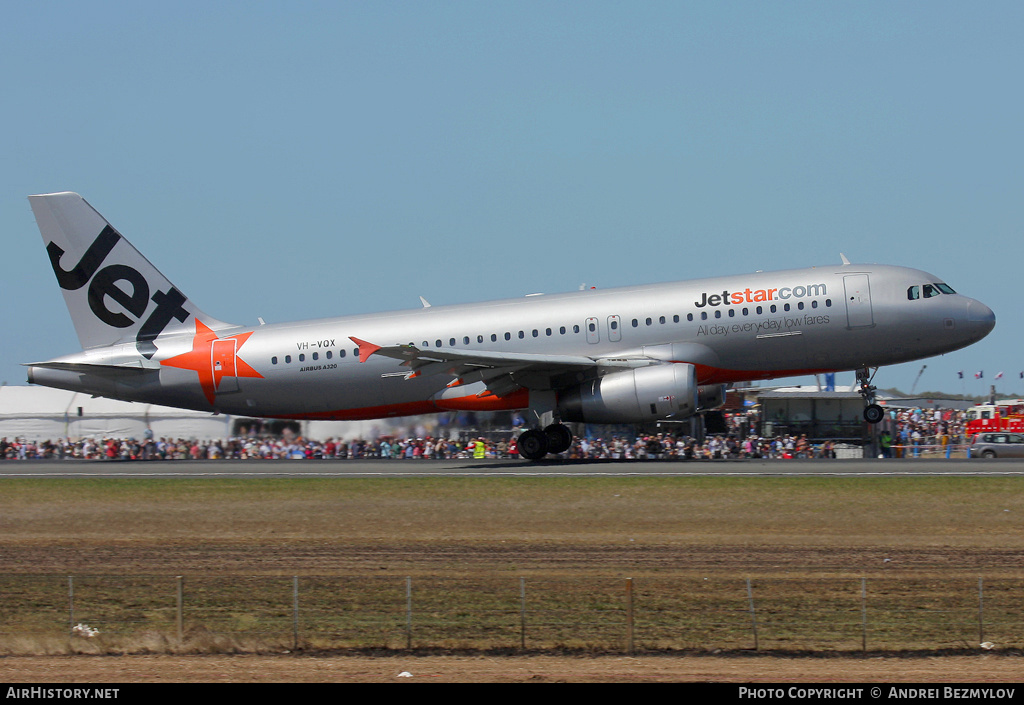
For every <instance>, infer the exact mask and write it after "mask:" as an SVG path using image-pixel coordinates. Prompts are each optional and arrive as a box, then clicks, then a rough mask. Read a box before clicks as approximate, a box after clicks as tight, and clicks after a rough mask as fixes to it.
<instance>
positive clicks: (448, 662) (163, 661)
mask: <svg viewBox="0 0 1024 705" xmlns="http://www.w3.org/2000/svg"><path fill="white" fill-rule="evenodd" d="M0 673H2V674H3V679H4V680H5V681H7V682H9V683H26V684H33V685H36V684H43V683H67V684H71V683H186V682H202V683H626V682H631V683H638V682H649V683H658V682H664V683H684V682H690V683H900V682H903V683H965V682H971V683H1016V682H1020V681H1021V680H1022V678H1024V657H1020V656H1006V655H1001V656H995V655H989V656H941V657H912V658H908V657H900V658H896V657H875V658H870V657H868V658H774V657H769V656H737V657H727V658H722V657H714V656H699V657H680V656H643V657H638V658H630V657H625V656H596V657H560V656H386V657H363V656H292V655H278V656H259V655H238V656H163V655H159V656H158V655H147V656H50V657H39V656H12V657H6V658H2V659H0ZM403 674H407V675H403Z"/></svg>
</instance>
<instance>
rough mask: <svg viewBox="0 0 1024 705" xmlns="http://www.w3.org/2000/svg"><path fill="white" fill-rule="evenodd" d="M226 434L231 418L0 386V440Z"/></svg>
mask: <svg viewBox="0 0 1024 705" xmlns="http://www.w3.org/2000/svg"><path fill="white" fill-rule="evenodd" d="M147 429H149V430H151V431H152V432H153V436H154V437H156V438H161V437H165V438H226V437H228V436H230V435H231V417H230V416H215V415H213V414H210V413H207V412H202V411H190V410H187V409H174V408H171V407H168V406H158V405H156V404H141V403H133V402H127V401H117V400H115V399H104V398H102V397H92V396H90V395H88V394H81V393H78V392H69V391H65V390H63V389H51V388H49V387H36V386H13V387H12V386H3V387H0V438H24V439H26V440H32V441H44V440H56V439H57V438H71V439H78V438H86V437H93V438H138V439H142V438H143V437H144V435H145V433H146V430H147Z"/></svg>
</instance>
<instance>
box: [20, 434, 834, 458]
mask: <svg viewBox="0 0 1024 705" xmlns="http://www.w3.org/2000/svg"><path fill="white" fill-rule="evenodd" d="M515 457H518V449H517V447H516V441H515V438H514V437H509V438H504V437H501V438H492V439H485V438H482V437H477V438H468V439H466V440H455V439H449V438H430V437H428V438H381V439H377V440H351V441H346V440H336V439H329V440H327V441H316V440H310V439H305V438H301V437H297V438H291V439H288V438H272V437H258V438H230V439H226V440H217V439H214V440H197V439H190V440H186V439H165V438H160V439H144V440H142V441H138V440H135V439H115V438H106V439H100V440H96V439H91V438H86V439H82V440H78V441H69V440H67V439H58V440H57V441H55V442H54V441H44V442H41V443H38V442H34V441H25V440H22V439H14V440H8V439H6V438H4V439H2V440H0V459H7V460H18V459H20V460H26V459H72V458H80V459H85V460H223V459H239V460H244V459H259V460H279V459H306V460H320V459H329V458H336V459H342V460H347V459H371V458H385V459H409V460H429V459H432V458H434V459H458V458H466V459H478V460H480V459H487V458H515ZM562 457H565V458H570V459H613V460H633V459H636V460H646V459H658V458H662V459H667V458H671V459H686V460H702V459H707V460H713V459H714V460H717V459H724V458H811V457H819V458H820V457H825V458H828V457H835V453H834V449H833V447H832V444H831V443H830V442H827V441H826V442H825V443H821V444H818V445H812V444H810V443H808V441H807V438H806V437H796V436H784V437H780V438H774V439H768V438H756V437H748V438H745V439H742V440H739V439H736V438H735V437H733V436H709V437H707V438H706V439H705V440H704V441H703V442H702V443H701V442H698V441H697V440H696V439H694V438H691V437H689V436H675V435H672V434H667V433H666V434H662V433H659V434H653V435H641V436H637V437H635V438H629V437H625V436H617V435H616V436H609V437H608V438H596V439H588V438H579V437H576V438H574V439H573V443H572V446H571V447H570V448H569V450H567V451H566V452H565V453H563V454H562Z"/></svg>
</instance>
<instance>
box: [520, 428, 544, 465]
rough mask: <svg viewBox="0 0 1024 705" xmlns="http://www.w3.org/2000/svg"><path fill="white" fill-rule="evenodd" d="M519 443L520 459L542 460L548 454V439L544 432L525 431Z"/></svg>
mask: <svg viewBox="0 0 1024 705" xmlns="http://www.w3.org/2000/svg"><path fill="white" fill-rule="evenodd" d="M517 443H518V447H519V457H521V458H525V459H526V460H540V459H541V458H543V457H544V456H545V455H547V454H548V437H547V435H546V434H545V433H544V432H543V431H537V430H535V429H530V430H529V431H523V433H522V435H521V436H519V440H518V441H517Z"/></svg>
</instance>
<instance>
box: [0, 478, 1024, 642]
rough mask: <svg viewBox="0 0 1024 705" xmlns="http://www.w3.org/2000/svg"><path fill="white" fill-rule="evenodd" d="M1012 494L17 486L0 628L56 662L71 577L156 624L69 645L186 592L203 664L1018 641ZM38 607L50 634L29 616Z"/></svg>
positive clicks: (616, 483) (264, 482) (7, 528)
mask: <svg viewBox="0 0 1024 705" xmlns="http://www.w3.org/2000/svg"><path fill="white" fill-rule="evenodd" d="M1022 489H1024V479H1018V478H991V477H990V478H966V477H918V478H914V477H901V478H863V477H861V478H835V477H830V478H813V477H807V478H740V477H700V478H692V477H687V478H679V477H673V478H656V477H649V478H641V477H629V478H607V477H606V478H592V477H580V478H565V477H560V478H451V477H446V478H415V479H410V478H388V479H260V480H253V479H244V480H229V479H197V480H185V479H168V480H161V479H151V478H146V479H142V478H138V479H136V478H126V479H84V478H83V479H71V480H52V479H39V480H33V479H17V480H5V481H3V482H0V581H2V583H3V589H2V590H0V592H2V593H3V595H4V598H3V599H2V600H0V617H2V619H3V625H6V626H3V625H0V627H2V629H3V631H4V633H8V634H10V633H13V631H17V632H18V633H19V634H24V633H25V631H26V630H28V631H31V630H33V629H38V630H40V631H41V632H46V633H47V634H48V636H47V639H48V640H49V641H46V644H47V645H46V646H45V647H40V646H39V645H40V644H42V643H43V642H41V641H36V642H35V644H36V646H35V647H31V646H29V647H26V646H25V645H24V643H22V646H21V647H19V648H20V650H21V652H24V651H31V650H32V648H36V649H40V648H43V649H52V650H54V651H60V650H61V649H66V646H63V645H64V644H66V643H67V637H66V633H65V634H62V632H66V630H67V626H68V625H67V619H68V618H67V617H66V616H65V614H64V613H65V612H67V611H68V609H67V604H68V598H67V597H66V593H67V591H68V585H67V582H68V576H72V575H73V576H76V577H75V581H76V582H75V597H74V601H75V610H77V614H78V615H79V616H80V617H81V618H82V619H86V617H88V618H90V619H93V620H99V622H100V623H102V622H103V620H106V624H108V625H111V626H110V628H109V629H107V632H108V633H111V634H113V633H116V632H118V631H119V630H120V631H121V632H123V634H129V633H132V634H134V632H132V631H131V630H132V629H134V628H135V627H133V626H132V625H135V624H139V623H144V624H145V625H146V627H145V629H146V635H145V638H142V637H139V636H138V635H134V636H133V637H132V639H129V638H128V637H127V636H125V637H124V638H123V639H121V640H120V642H118V641H117V640H116V639H114V638H113V636H109V637H107V636H105V637H104V639H106V641H103V640H101V641H98V642H90V644H91V645H86V644H85V642H74V643H73V646H74V647H75V648H77V649H80V650H89V649H94V650H95V649H98V650H101V651H102V649H103V648H108V649H110V648H132V647H131V646H130V645H129V642H131V643H134V644H136V648H142V649H143V650H154V649H155V650H160V649H161V648H170V647H169V646H168V645H169V644H171V642H173V641H174V639H173V635H174V629H175V627H174V601H173V595H174V592H175V589H176V588H175V576H179V575H181V576H185V584H186V585H187V586H188V600H189V604H188V611H187V612H186V614H187V615H188V618H187V622H188V624H187V625H186V627H187V629H189V630H191V631H190V632H189V633H190V634H191V635H192V636H193V637H195V635H197V634H199V633H200V632H202V633H203V635H204V639H203V640H201V641H202V643H203V645H204V646H203V647H202V648H205V649H208V650H217V649H219V648H227V649H229V650H230V649H235V650H238V649H241V650H247V649H249V648H260V646H259V645H260V644H264V645H265V644H277V645H280V644H285V645H288V644H290V643H291V642H292V641H297V642H298V643H300V644H302V645H305V646H307V647H316V646H322V647H337V646H339V645H341V646H346V647H355V648H387V649H402V648H405V647H406V646H409V645H412V646H414V647H424V648H433V647H443V648H466V647H471V648H512V649H515V648H517V647H519V646H521V645H523V644H525V645H526V647H527V648H572V649H590V650H608V649H610V650H613V651H614V650H622V649H623V648H625V647H624V645H625V644H627V639H630V640H634V639H635V641H629V642H628V643H630V644H632V645H633V646H635V647H636V648H638V649H641V650H643V649H647V650H661V649H698V650H700V649H714V648H721V649H727V650H729V649H750V648H752V646H753V645H754V644H756V645H757V646H758V648H760V649H781V650H798V651H799V650H808V649H810V650H814V649H826V650H840V651H847V650H849V651H856V650H859V649H861V648H863V647H864V646H865V644H866V645H867V646H868V647H869V648H871V649H897V650H901V649H902V650H907V649H911V650H913V649H934V648H947V649H970V648H976V647H977V644H978V642H979V641H980V640H981V639H983V638H985V639H989V638H991V640H992V641H994V642H996V643H997V646H998V648H1009V647H1013V648H1019V647H1020V646H1022V645H1024V644H1018V643H1017V642H1018V641H1020V638H1019V637H1017V636H1016V634H1018V633H1020V631H1021V630H1020V628H1019V627H1020V625H1021V619H1022V613H1024V610H1022V608H1021V604H1022V599H1021V598H1019V597H1018V595H1020V594H1021V592H1022V591H1021V587H1022V584H1024V583H1022V578H1024V570H1022V566H1024V562H1022V558H1024V531H1021V529H1022V527H1024V525H1022V519H1024V493H1022V492H1021V490H1022ZM296 576H297V578H298V580H297V581H296ZM626 578H630V579H631V580H632V582H631V583H630V585H631V588H630V593H629V595H628V596H627V591H626V588H625V585H626V580H625V579H626ZM748 579H749V580H750V581H751V582H750V583H749V587H748V583H747V580H748ZM979 579H983V581H984V583H983V584H984V594H983V595H982V597H981V599H979ZM296 585H299V586H301V587H300V590H301V602H302V607H303V610H302V612H301V615H300V617H299V618H298V619H297V620H296V618H295V617H294V614H293V611H292V608H293V605H292V602H293V594H292V593H293V590H294V589H295V586H296ZM410 585H411V586H414V587H412V588H410V587H409V586H410ZM408 592H411V593H412V594H414V595H415V599H414V600H413V602H414V603H415V610H414V612H415V614H416V622H415V626H414V627H413V628H409V625H408V624H407V620H408V615H407V610H408V604H410V598H409V595H408V594H407V593H408ZM524 595H525V597H524ZM630 600H632V601H633V602H632V603H630V602H629V601H630ZM32 604H42V605H44V606H47V607H46V609H44V610H43V611H44V613H46V612H47V610H48V616H46V617H45V620H49V621H46V622H45V625H57V626H56V627H52V626H44V623H43V622H40V621H39V620H38V619H36V618H34V617H33V618H31V619H29V618H26V617H25V614H26V611H25V607H26V606H27V605H32ZM124 604H127V605H128V606H129V607H130V610H129V615H128V616H122V615H121V613H120V612H117V610H118V609H121V606H122V605H124ZM524 604H527V605H528V606H529V608H528V612H529V615H530V616H529V620H528V621H529V625H528V628H527V627H525V626H524V624H523V623H522V622H523V621H524V620H523V619H522V615H521V612H522V611H523V605H524ZM752 606H753V607H754V608H755V609H753V610H752V609H751V607H752ZM115 614H116V615H117V616H114V615H115ZM367 614H372V615H378V616H373V617H372V619H371V618H368V617H366V615H367ZM346 615H347V616H348V617H349V621H347V622H346V621H345V619H344V618H345V617H346ZM379 615H383V617H379ZM581 615H583V616H581ZM584 616H585V617H584ZM368 619H369V621H367V620H368ZM353 620H354V621H353ZM360 620H362V621H360ZM373 620H378V621H376V622H375V621H373ZM752 622H756V626H757V632H756V633H755V631H754V629H753V628H752V627H753V626H754V625H753V624H752ZM296 623H298V624H299V628H298V630H297V631H299V632H301V634H302V635H303V636H302V637H301V638H300V639H297V640H296V637H295V636H294V632H295V631H296V627H295V624H296ZM634 623H635V625H634ZM354 624H356V625H357V626H353V625H354ZM584 624H585V625H587V626H586V627H585V628H584V626H582V625H584ZM358 625H362V626H358ZM367 625H368V626H367ZM627 625H629V626H627ZM200 626H201V627H202V629H200ZM12 630H13V631H12ZM986 630H987V631H986ZM225 634H229V635H232V636H231V637H230V638H224V637H223V635H225ZM239 634H241V635H242V636H239ZM268 634H272V635H273V638H270V637H268V636H267V635H268ZM324 634H327V635H328V636H327V637H324V636H323V635H324ZM154 635H156V636H154ZM524 635H525V636H524ZM215 637H216V638H215ZM133 639H134V641H132V640H133ZM53 640H56V642H55V641H53ZM199 641H200V640H199V639H194V641H193V645H195V644H197V643H199ZM57 642H59V644H57ZM54 644H57V645H54ZM161 645H162V646H161ZM7 648H8V649H9V650H10V649H13V650H15V651H17V650H18V649H14V647H11V646H10V639H8V647H7Z"/></svg>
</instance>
